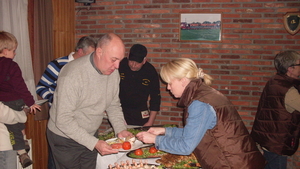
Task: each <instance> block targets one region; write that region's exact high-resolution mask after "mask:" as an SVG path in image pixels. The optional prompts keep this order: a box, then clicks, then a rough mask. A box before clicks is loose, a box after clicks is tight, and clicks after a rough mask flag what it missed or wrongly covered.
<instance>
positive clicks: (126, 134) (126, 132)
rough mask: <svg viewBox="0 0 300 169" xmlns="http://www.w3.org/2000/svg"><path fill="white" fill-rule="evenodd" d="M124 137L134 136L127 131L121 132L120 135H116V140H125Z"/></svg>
mask: <svg viewBox="0 0 300 169" xmlns="http://www.w3.org/2000/svg"><path fill="white" fill-rule="evenodd" d="M126 137H134V135H133V134H132V133H130V132H129V131H127V130H123V131H121V132H120V133H118V138H126Z"/></svg>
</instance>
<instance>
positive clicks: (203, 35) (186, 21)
mask: <svg viewBox="0 0 300 169" xmlns="http://www.w3.org/2000/svg"><path fill="white" fill-rule="evenodd" d="M179 41H189V42H190V41H196V42H200V41H203V42H221V41H222V13H180V26H179Z"/></svg>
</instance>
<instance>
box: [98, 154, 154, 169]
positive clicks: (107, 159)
mask: <svg viewBox="0 0 300 169" xmlns="http://www.w3.org/2000/svg"><path fill="white" fill-rule="evenodd" d="M126 154H127V152H119V153H118V154H111V155H105V156H101V155H100V154H98V157H97V165H96V169H107V168H108V165H109V164H111V165H114V163H115V162H117V163H119V164H120V162H121V161H124V162H126V160H129V161H130V162H132V158H129V157H127V155H126ZM157 159H158V158H149V159H147V163H148V164H157V163H156V162H155V161H156V160H157ZM134 160H135V161H137V162H138V161H139V159H134ZM143 161H144V160H143Z"/></svg>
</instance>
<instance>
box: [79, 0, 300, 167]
mask: <svg viewBox="0 0 300 169" xmlns="http://www.w3.org/2000/svg"><path fill="white" fill-rule="evenodd" d="M299 9H300V2H299V1H298V0H293V1H288V0H281V1H278V0H96V3H94V4H92V5H91V6H83V4H78V3H77V4H76V7H75V12H76V38H79V37H81V36H83V35H93V36H97V37H100V36H101V35H102V34H104V33H108V32H114V33H116V34H118V35H119V36H121V37H122V39H123V40H124V42H125V45H126V48H127V51H128V50H129V48H130V46H131V45H133V44H135V43H141V44H144V45H145V46H146V47H147V48H148V53H149V54H148V56H147V57H148V61H150V62H151V63H152V64H153V65H154V66H155V67H156V68H157V70H158V71H159V70H160V67H161V66H162V65H164V64H165V63H166V62H168V61H170V60H172V59H174V58H178V57H188V58H191V59H193V60H194V61H195V62H197V64H198V65H199V66H200V67H202V68H203V69H204V71H205V72H206V73H208V74H210V75H211V76H213V77H214V79H215V81H214V85H213V87H214V88H216V89H218V90H219V91H221V92H222V93H224V94H225V95H226V96H227V97H228V98H229V99H230V100H231V101H232V102H233V104H234V105H236V108H237V110H238V112H239V113H240V115H241V117H242V119H243V120H244V123H245V125H246V126H247V127H248V129H249V130H250V129H251V126H252V124H253V120H254V117H255V113H256V107H257V104H258V100H259V96H260V94H261V91H262V89H263V87H264V85H265V82H266V81H267V80H268V78H269V77H270V76H272V75H273V74H274V72H275V70H274V66H273V58H274V56H275V54H276V53H278V52H279V51H281V50H287V49H293V50H297V51H298V52H300V33H298V34H296V35H294V36H292V35H290V34H289V33H288V32H287V31H286V30H285V28H284V25H283V15H284V14H285V13H286V12H297V11H299ZM190 12H193V13H203V12H212V13H222V42H220V43H214V42H180V41H179V23H180V18H179V14H180V13H190ZM126 55H127V54H126ZM161 92H162V104H161V112H160V113H159V114H158V116H157V120H156V124H165V123H176V124H178V125H182V123H181V115H182V109H180V108H177V107H176V103H177V100H175V99H173V98H172V97H171V96H170V94H169V93H168V92H167V91H166V86H165V85H164V84H163V83H161ZM107 127H109V124H108V122H107V121H104V123H103V125H102V126H101V130H105V129H106V128H107ZM299 158H300V151H298V152H297V153H296V154H295V155H294V156H292V157H291V158H289V164H288V166H289V168H290V169H294V168H300V167H299V166H300V159H299ZM296 166H298V167H296Z"/></svg>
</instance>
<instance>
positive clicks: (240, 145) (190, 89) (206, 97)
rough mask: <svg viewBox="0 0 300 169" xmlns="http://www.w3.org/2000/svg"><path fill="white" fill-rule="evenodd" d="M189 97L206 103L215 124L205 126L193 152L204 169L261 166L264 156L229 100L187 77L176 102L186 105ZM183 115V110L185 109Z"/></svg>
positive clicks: (256, 168)
mask: <svg viewBox="0 0 300 169" xmlns="http://www.w3.org/2000/svg"><path fill="white" fill-rule="evenodd" d="M193 100H199V101H201V102H204V103H207V104H210V105H211V106H213V107H214V109H215V111H216V115H217V124H216V126H215V127H214V128H213V129H210V130H207V131H206V133H205V135H204V137H203V138H202V140H201V141H200V143H199V145H198V146H197V147H196V149H195V150H194V153H195V155H196V157H197V159H198V161H199V162H200V164H201V165H202V167H203V168H205V169H213V168H215V169H221V168H222V169H225V168H230V169H263V168H264V166H265V159H264V157H263V156H262V154H261V153H260V152H259V151H258V149H257V147H256V145H255V142H254V141H253V140H252V138H251V137H250V135H249V132H248V130H247V128H246V127H245V125H244V123H243V121H242V119H241V117H240V116H239V114H238V112H237V111H236V109H235V107H234V105H233V104H231V102H230V101H229V100H228V99H227V98H226V97H225V96H224V95H223V94H221V93H220V92H218V91H217V90H215V89H213V88H211V87H209V86H207V85H205V84H204V83H202V81H201V80H200V81H199V80H194V81H191V82H190V83H189V84H188V86H187V87H186V89H185V91H184V94H183V95H182V97H181V99H180V101H179V102H178V104H179V105H180V106H185V107H188V106H189V105H190V104H191V102H192V101H193ZM185 114H186V117H185V119H186V118H187V116H188V115H187V113H186V112H185Z"/></svg>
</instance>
